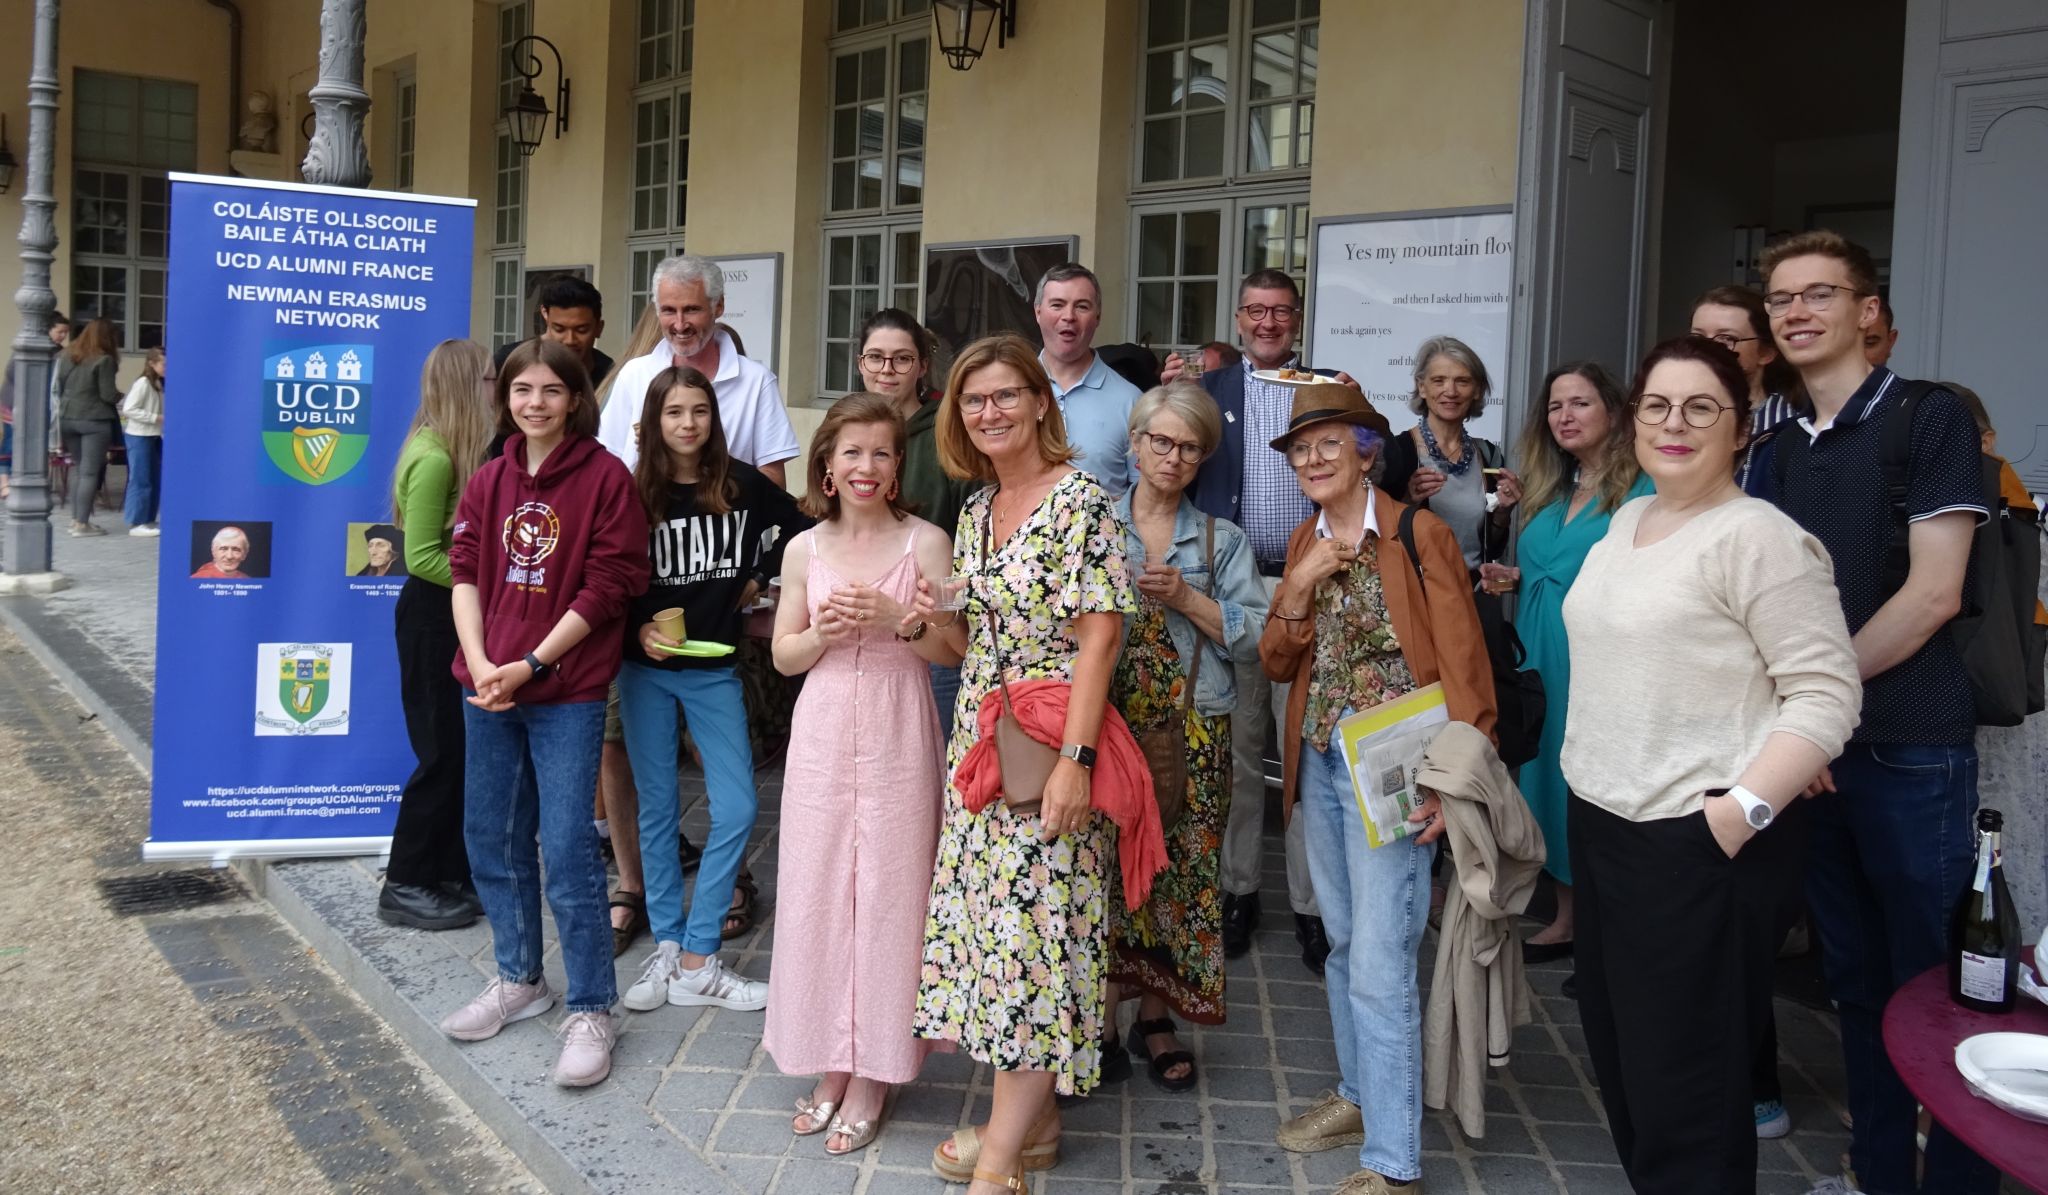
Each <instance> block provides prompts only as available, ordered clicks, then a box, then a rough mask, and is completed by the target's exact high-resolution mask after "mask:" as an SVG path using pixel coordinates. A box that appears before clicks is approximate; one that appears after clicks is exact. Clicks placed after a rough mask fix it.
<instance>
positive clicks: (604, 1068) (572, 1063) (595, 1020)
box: [555, 1012, 619, 1087]
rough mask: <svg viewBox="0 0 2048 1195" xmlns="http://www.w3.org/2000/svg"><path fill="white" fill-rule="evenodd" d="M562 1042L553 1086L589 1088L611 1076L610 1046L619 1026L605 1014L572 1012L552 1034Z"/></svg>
mask: <svg viewBox="0 0 2048 1195" xmlns="http://www.w3.org/2000/svg"><path fill="white" fill-rule="evenodd" d="M555 1032H556V1034H557V1035H558V1036H560V1037H561V1039H562V1054H561V1057H559V1058H557V1059H555V1082H556V1083H558V1084H560V1085H562V1086H563V1087H589V1086H591V1085H592V1084H596V1083H602V1082H604V1079H605V1076H606V1075H609V1074H611V1073H612V1046H613V1045H614V1044H615V1043H616V1042H617V1041H618V1039H619V1023H618V1021H616V1020H614V1019H613V1018H612V1014H610V1013H608V1012H572V1013H570V1014H569V1015H568V1016H566V1017H563V1018H562V1027H561V1028H560V1029H558V1030H556V1031H555Z"/></svg>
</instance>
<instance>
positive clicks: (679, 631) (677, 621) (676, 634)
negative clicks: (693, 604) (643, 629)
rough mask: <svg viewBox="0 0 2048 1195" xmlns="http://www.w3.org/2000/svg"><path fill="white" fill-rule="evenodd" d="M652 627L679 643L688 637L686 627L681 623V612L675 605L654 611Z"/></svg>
mask: <svg viewBox="0 0 2048 1195" xmlns="http://www.w3.org/2000/svg"><path fill="white" fill-rule="evenodd" d="M654 629H655V630H657V631H660V632H661V633H662V635H663V636H665V637H666V638H668V639H670V640H673V641H674V642H676V643H681V642H683V641H684V640H686V639H688V638H689V635H688V634H687V628H686V627H685V626H684V625H683V612H682V610H681V609H680V608H677V607H670V608H669V609H667V610H662V611H660V612H658V613H656V614H655V616H654Z"/></svg>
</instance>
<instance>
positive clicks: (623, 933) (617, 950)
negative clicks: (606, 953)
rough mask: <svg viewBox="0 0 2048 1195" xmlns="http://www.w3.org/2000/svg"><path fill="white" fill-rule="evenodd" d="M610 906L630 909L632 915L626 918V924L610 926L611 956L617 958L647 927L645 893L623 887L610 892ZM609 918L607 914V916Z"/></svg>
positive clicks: (630, 946)
mask: <svg viewBox="0 0 2048 1195" xmlns="http://www.w3.org/2000/svg"><path fill="white" fill-rule="evenodd" d="M611 907H612V908H614V909H631V910H632V911H633V915H632V916H631V917H628V918H626V924H624V925H614V926H612V957H613V958H617V957H619V956H620V955H622V954H624V953H626V951H627V950H629V949H631V948H632V946H633V941H634V939H636V938H638V937H639V936H640V933H641V931H642V930H645V929H646V928H647V894H646V893H645V892H628V891H626V890H625V889H624V888H621V889H619V890H618V891H617V892H614V893H612V905H611ZM607 920H609V916H607Z"/></svg>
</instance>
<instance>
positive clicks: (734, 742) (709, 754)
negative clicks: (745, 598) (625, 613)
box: [619, 660, 760, 954]
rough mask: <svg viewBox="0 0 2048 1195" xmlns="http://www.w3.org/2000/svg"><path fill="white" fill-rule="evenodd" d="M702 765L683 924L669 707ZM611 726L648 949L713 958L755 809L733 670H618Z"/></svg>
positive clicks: (742, 702) (750, 753)
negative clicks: (630, 794) (699, 853)
mask: <svg viewBox="0 0 2048 1195" xmlns="http://www.w3.org/2000/svg"><path fill="white" fill-rule="evenodd" d="M677 706H681V707H682V708H683V717H684V718H685V719H686V720H687V721H688V722H689V726H690V737H691V738H692V739H693V740H694V741H695V742H696V744H697V750H698V752H699V753H700V754H702V755H703V756H704V791H705V794H706V798H707V799H708V800H709V802H710V804H711V833H710V834H709V835H708V836H707V837H706V838H705V840H704V855H703V857H702V858H701V859H699V860H697V886H696V888H695V889H694V890H693V891H692V892H691V894H690V903H689V919H688V921H687V922H686V921H685V920H684V915H683V907H684V906H683V865H682V861H681V860H680V859H678V858H677V856H676V835H677V834H678V833H679V832H680V826H681V823H682V817H681V814H682V810H681V806H680V803H679V800H678V798H677V796H676V765H677V751H678V750H679V740H678V739H677V737H676V707H677ZM619 723H620V725H621V727H622V728H623V729H624V730H625V732H626V757H627V759H629V760H630V761H631V762H632V764H633V787H634V788H636V789H639V790H640V867H641V870H642V873H643V874H644V875H645V876H646V879H647V921H648V924H649V926H650V927H652V929H653V931H654V939H655V941H657V942H674V943H676V944H677V945H678V946H681V947H682V948H683V949H684V950H685V951H686V952H688V953H690V954H716V953H717V952H718V944H719V941H720V933H719V931H720V930H722V929H723V928H724V927H725V911H726V909H727V908H729V907H731V904H732V885H733V881H734V879H736V878H737V877H738V876H739V873H740V861H741V860H742V859H743V858H744V857H745V855H746V853H747V835H748V834H751V833H752V832H753V830H754V814H755V812H756V811H757V810H758V809H759V807H760V806H759V801H758V800H757V798H756V796H755V793H754V749H753V746H752V745H751V743H750V742H749V740H748V738H747V702H746V694H745V691H744V690H743V689H742V688H741V686H740V678H739V671H738V670H737V669H735V668H677V669H667V668H654V667H650V666H648V665H646V664H637V663H634V662H633V661H631V660H628V661H626V663H625V664H624V665H623V666H622V667H621V668H620V669H619Z"/></svg>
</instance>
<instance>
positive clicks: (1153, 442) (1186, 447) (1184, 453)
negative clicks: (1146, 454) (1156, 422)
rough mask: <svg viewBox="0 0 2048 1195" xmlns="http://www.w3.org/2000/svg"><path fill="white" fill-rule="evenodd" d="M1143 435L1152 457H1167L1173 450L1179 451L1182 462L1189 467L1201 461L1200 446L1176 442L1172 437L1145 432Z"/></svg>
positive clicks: (1180, 441)
mask: <svg viewBox="0 0 2048 1195" xmlns="http://www.w3.org/2000/svg"><path fill="white" fill-rule="evenodd" d="M1143 435H1144V437H1145V446H1146V447H1147V448H1150V449H1151V450H1152V455H1154V456H1167V455H1169V454H1171V453H1172V452H1173V451H1174V450H1175V449H1179V450H1180V459H1181V460H1182V461H1184V462H1186V463H1188V464H1190V465H1197V464H1200V463H1201V461H1202V446H1201V445H1200V444H1190V443H1189V442H1187V441H1186V440H1176V439H1174V438H1173V437H1172V436H1155V435H1153V434H1152V433H1151V432H1145V433H1143Z"/></svg>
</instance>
